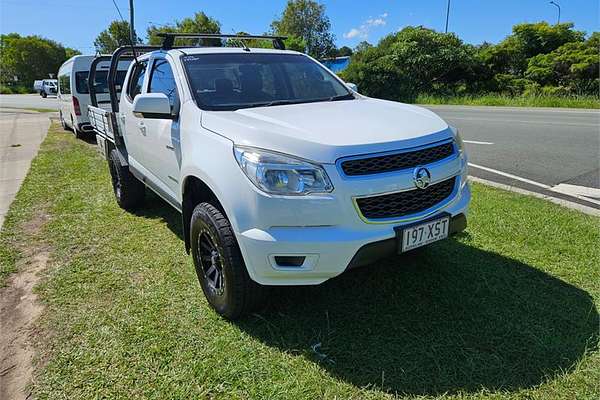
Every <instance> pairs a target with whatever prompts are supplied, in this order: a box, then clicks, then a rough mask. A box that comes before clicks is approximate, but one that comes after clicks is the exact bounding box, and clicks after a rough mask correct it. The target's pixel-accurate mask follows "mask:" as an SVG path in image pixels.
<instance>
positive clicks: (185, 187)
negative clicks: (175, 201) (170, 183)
mask: <svg viewBox="0 0 600 400" xmlns="http://www.w3.org/2000/svg"><path fill="white" fill-rule="evenodd" d="M200 203H210V204H212V205H213V206H214V207H216V208H217V209H218V210H219V211H221V212H222V213H223V215H225V216H226V217H227V213H226V212H225V208H224V207H223V204H222V203H221V201H220V200H219V198H218V197H217V195H216V193H215V191H214V190H212V189H211V188H210V186H209V185H208V184H207V183H206V182H205V181H204V180H202V179H200V178H198V177H197V176H194V175H190V176H187V177H185V178H184V180H183V184H182V202H181V218H182V223H183V237H184V241H185V251H186V252H187V253H188V254H189V252H190V248H191V241H190V223H191V217H192V213H193V212H194V208H195V207H196V206H197V205H198V204H200Z"/></svg>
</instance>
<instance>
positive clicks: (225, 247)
mask: <svg viewBox="0 0 600 400" xmlns="http://www.w3.org/2000/svg"><path fill="white" fill-rule="evenodd" d="M207 236H209V237H211V238H212V240H213V241H214V244H215V250H216V251H217V252H218V260H219V263H220V266H221V271H222V274H223V275H222V289H221V290H222V292H221V293H217V291H216V290H214V289H213V288H211V286H210V284H209V280H208V279H207V277H206V274H205V270H204V268H203V264H202V262H201V259H200V257H201V254H202V252H203V251H204V252H205V251H206V248H204V249H203V250H202V251H201V247H202V244H201V240H202V239H201V238H202V237H204V238H206V237H207ZM190 239H191V245H192V246H191V250H192V258H193V260H194V266H195V268H196V274H197V276H198V281H199V282H200V286H201V287H202V291H203V292H204V295H205V296H206V299H207V300H208V303H209V304H210V306H211V307H212V308H213V309H214V310H215V311H216V312H217V313H218V314H220V315H221V316H223V317H225V318H227V319H229V320H235V319H238V318H240V317H243V316H245V315H247V314H249V313H250V312H252V311H255V310H257V309H258V308H260V307H261V306H262V305H264V303H265V301H266V299H267V295H268V288H267V287H265V286H262V285H259V284H258V283H256V282H254V281H253V280H252V279H251V278H250V276H249V275H248V270H247V269H246V264H245V263H244V259H243V257H242V253H241V252H240V248H239V246H238V243H237V240H236V238H235V235H234V233H233V229H232V228H231V224H230V223H229V220H228V219H227V217H226V216H225V215H223V213H221V211H219V210H218V209H217V208H216V207H215V206H213V205H212V204H209V203H200V204H198V205H197V206H196V208H195V209H194V212H193V213H192V217H191V222H190ZM204 267H205V268H206V265H204Z"/></svg>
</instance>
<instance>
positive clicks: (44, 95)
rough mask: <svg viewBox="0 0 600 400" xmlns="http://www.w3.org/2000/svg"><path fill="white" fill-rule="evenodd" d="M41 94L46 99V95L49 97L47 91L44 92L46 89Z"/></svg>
mask: <svg viewBox="0 0 600 400" xmlns="http://www.w3.org/2000/svg"><path fill="white" fill-rule="evenodd" d="M40 96H42V97H43V98H44V99H45V98H46V97H48V95H47V94H46V92H44V91H42V92H40Z"/></svg>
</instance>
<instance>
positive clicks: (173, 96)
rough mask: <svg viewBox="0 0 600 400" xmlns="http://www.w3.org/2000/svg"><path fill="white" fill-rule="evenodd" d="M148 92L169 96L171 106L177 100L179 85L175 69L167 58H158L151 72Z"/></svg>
mask: <svg viewBox="0 0 600 400" xmlns="http://www.w3.org/2000/svg"><path fill="white" fill-rule="evenodd" d="M148 93H164V94H165V95H167V97H168V98H169V103H171V108H173V106H174V105H175V104H176V102H177V85H176V84H175V78H174V77H173V70H172V69H171V66H170V65H169V62H168V61H167V60H165V59H162V60H156V61H155V62H154V65H153V66H152V72H151V73H150V84H149V85H148Z"/></svg>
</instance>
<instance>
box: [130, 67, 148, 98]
mask: <svg viewBox="0 0 600 400" xmlns="http://www.w3.org/2000/svg"><path fill="white" fill-rule="evenodd" d="M147 67H148V62H147V61H141V62H140V63H139V64H138V65H136V66H135V67H134V68H135V70H134V71H133V75H132V76H131V81H130V83H129V88H128V91H127V94H128V95H129V97H130V98H131V100H133V99H135V96H137V95H138V94H140V93H141V92H142V88H143V87H144V77H145V76H146V69H147Z"/></svg>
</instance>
